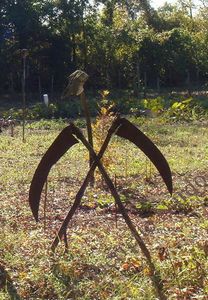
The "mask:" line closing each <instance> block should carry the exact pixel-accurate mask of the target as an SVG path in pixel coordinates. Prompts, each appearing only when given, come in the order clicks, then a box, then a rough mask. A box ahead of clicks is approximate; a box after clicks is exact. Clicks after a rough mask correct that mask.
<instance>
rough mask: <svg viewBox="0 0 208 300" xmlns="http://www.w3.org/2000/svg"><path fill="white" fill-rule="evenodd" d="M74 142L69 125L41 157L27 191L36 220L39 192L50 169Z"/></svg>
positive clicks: (75, 140) (76, 141) (75, 141)
mask: <svg viewBox="0 0 208 300" xmlns="http://www.w3.org/2000/svg"><path fill="white" fill-rule="evenodd" d="M76 143H78V140H77V139H76V138H75V137H74V136H73V135H72V131H71V126H70V125H69V126H67V127H66V128H64V129H63V130H62V131H61V133H60V134H59V135H58V136H57V138H56V139H55V141H54V142H53V143H52V144H51V146H50V147H49V148H48V150H47V151H46V153H45V154H44V156H43V157H42V159H41V161H40V163H39V165H38V167H37V169H36V171H35V174H34V176H33V179H32V182H31V185H30V191H29V204H30V208H31V210H32V213H33V216H34V218H35V220H36V221H38V211H39V205H40V196H41V192H42V189H43V186H44V183H45V181H46V179H47V176H48V174H49V172H50V169H51V168H52V166H53V165H54V164H55V163H56V162H57V161H58V160H59V159H60V158H61V157H62V156H63V155H64V154H65V153H66V151H67V150H68V149H69V148H70V147H72V146H73V145H74V144H76Z"/></svg>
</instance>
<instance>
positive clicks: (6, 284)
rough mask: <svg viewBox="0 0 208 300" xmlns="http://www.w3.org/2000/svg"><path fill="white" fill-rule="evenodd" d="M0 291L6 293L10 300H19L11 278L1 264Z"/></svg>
mask: <svg viewBox="0 0 208 300" xmlns="http://www.w3.org/2000/svg"><path fill="white" fill-rule="evenodd" d="M0 291H5V292H7V293H8V295H9V297H10V299H11V300H21V297H20V296H19V295H18V293H17V290H16V288H15V286H14V283H13V281H12V279H11V277H10V276H9V274H8V272H7V271H6V270H5V266H4V265H3V264H2V263H0Z"/></svg>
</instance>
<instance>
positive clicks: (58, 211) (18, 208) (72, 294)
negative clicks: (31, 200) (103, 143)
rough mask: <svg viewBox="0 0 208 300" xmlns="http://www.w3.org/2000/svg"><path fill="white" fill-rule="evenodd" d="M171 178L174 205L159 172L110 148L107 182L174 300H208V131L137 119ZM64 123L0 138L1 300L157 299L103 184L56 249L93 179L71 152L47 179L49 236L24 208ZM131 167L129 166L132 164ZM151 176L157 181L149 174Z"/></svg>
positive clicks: (120, 147)
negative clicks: (82, 189) (82, 187)
mask: <svg viewBox="0 0 208 300" xmlns="http://www.w3.org/2000/svg"><path fill="white" fill-rule="evenodd" d="M133 121H134V122H136V123H137V124H138V125H139V126H140V128H141V129H142V130H143V131H144V132H145V133H146V134H147V135H148V136H149V137H151V138H152V140H153V141H155V142H156V144H157V145H158V146H159V148H160V149H161V150H162V152H163V153H164V154H165V156H166V158H167V160H168V161H169V163H170V166H171V169H172V171H173V180H174V195H173V197H172V198H171V197H170V196H169V195H168V193H167V191H166V189H165V186H164V185H163V183H162V181H161V179H160V177H159V176H158V174H157V172H156V170H155V169H154V168H153V167H150V164H149V162H148V161H146V159H145V157H144V155H143V154H142V153H141V152H139V151H138V149H136V147H134V146H133V145H131V144H129V143H127V142H125V141H123V140H121V139H119V138H114V139H113V142H112V146H111V148H110V149H109V153H107V156H108V155H109V156H110V155H111V156H112V153H113V160H112V161H111V163H110V164H109V165H108V171H109V172H110V175H111V178H112V179H114V178H115V175H116V185H117V189H118V191H119V193H120V195H121V198H122V200H123V201H124V203H125V205H126V208H127V210H128V212H129V215H130V217H131V219H132V220H133V221H134V224H135V225H136V226H137V229H138V230H139V231H140V233H141V234H142V237H143V238H144V240H145V242H146V244H147V245H148V248H149V249H150V251H151V253H152V256H153V259H154V262H155V263H156V265H157V267H158V269H159V270H160V272H161V275H162V278H163V283H164V286H165V289H166V293H167V296H168V299H207V296H208V274H207V270H208V262H207V256H208V244H207V233H208V223H207V214H208V208H207V201H208V200H207V191H208V177H207V174H208V172H207V171H208V169H207V162H208V145H207V140H208V130H207V123H206V122H204V123H195V124H194V123H190V124H174V125H172V124H161V123H160V122H159V120H158V119H152V120H146V121H143V120H142V119H134V120H133ZM64 125H65V124H64V122H62V121H59V122H55V121H47V122H42V123H41V122H35V123H32V124H28V125H27V127H26V128H27V130H26V143H22V140H21V128H20V127H18V126H17V127H16V128H15V136H14V138H12V137H10V136H9V131H7V130H4V131H3V133H2V134H1V135H0V141H1V142H0V182H1V185H0V203H1V211H0V224H1V231H0V300H6V299H30V300H32V299H53V300H59V299H60V300H61V299H75V300H79V299H80V300H81V299H82V300H92V299H101V300H104V299H112V300H122V299H123V300H126V299H131V300H134V299H135V300H136V299H148V300H149V299H150V300H151V299H156V298H155V294H154V290H153V289H152V285H151V282H150V274H149V272H150V271H149V269H148V267H147V265H146V262H145V260H144V258H143V257H142V255H141V253H140V249H139V248H138V246H137V245H136V243H135V241H134V239H133V238H132V236H131V234H130V233H129V231H128V229H127V228H126V225H125V223H124V221H123V219H122V218H121V215H120V214H119V212H117V215H116V213H115V206H114V203H113V199H112V197H111V195H110V193H109V191H108V190H107V189H106V187H105V185H104V186H103V184H102V181H100V180H99V181H98V182H97V183H96V186H95V188H94V189H90V188H88V189H87V191H86V193H85V196H84V198H83V202H82V206H81V207H80V209H79V210H78V212H77V213H76V216H75V217H74V219H73V220H72V222H71V223H70V226H69V229H68V238H69V252H68V253H64V247H63V244H60V245H59V247H58V249H57V252H56V254H52V253H51V252H50V244H51V242H52V240H53V238H54V236H55V233H56V231H57V230H58V228H59V226H60V224H61V221H62V220H63V218H64V215H65V214H66V212H67V211H68V209H69V207H70V205H71V203H72V201H73V199H74V197H75V195H76V192H77V190H78V188H79V184H80V183H81V182H82V180H83V179H84V176H85V175H86V172H87V169H88V162H87V157H88V153H87V151H86V150H85V149H84V148H83V146H82V145H80V144H78V145H75V146H74V147H73V148H72V149H71V150H70V152H69V153H67V154H66V155H65V156H64V157H63V158H62V159H61V160H60V162H58V164H57V165H56V166H55V167H54V168H53V169H52V171H51V173H50V176H49V187H48V188H49V190H48V204H47V219H46V228H45V230H44V228H43V227H44V226H43V208H42V206H41V211H40V216H41V218H40V223H39V224H36V223H35V221H34V220H33V218H32V215H31V212H30V210H29V207H28V190H29V185H30V182H31V179H32V176H33V173H34V170H35V168H36V166H37V164H38V162H39V160H40V158H41V156H42V155H43V153H44V152H45V151H46V149H47V148H48V146H49V145H50V144H51V142H52V141H53V140H54V138H55V137H56V136H57V134H58V133H59V132H60V129H61V128H63V127H64ZM126 157H127V158H128V159H127V158H126ZM150 173H151V174H150Z"/></svg>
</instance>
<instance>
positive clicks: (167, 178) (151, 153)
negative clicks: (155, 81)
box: [116, 118, 173, 194]
mask: <svg viewBox="0 0 208 300" xmlns="http://www.w3.org/2000/svg"><path fill="white" fill-rule="evenodd" d="M120 122H121V126H120V127H119V128H118V130H117V131H116V135H118V136H120V137H122V138H125V139H127V140H129V141H130V142H132V143H134V144H135V145H136V146H137V147H139V148H140V149H141V150H142V151H143V152H144V153H145V155H146V156H147V157H148V158H149V159H150V160H151V162H152V163H153V164H154V165H155V167H156V168H157V170H158V171H159V173H160V175H161V176H162V178H163V180H164V182H165V184H166V186H167V188H168V191H169V193H170V194H172V192H173V184H172V175H171V170H170V167H169V165H168V162H167V160H166V159H165V157H164V156H163V154H162V153H161V152H160V150H159V149H158V148H157V147H156V146H155V144H154V143H153V142H152V141H151V140H150V139H149V138H148V137H147V136H146V135H145V134H144V133H143V132H141V131H140V130H139V129H138V128H137V127H136V126H135V125H133V124H132V123H131V122H129V121H128V120H126V119H125V118H121V119H120Z"/></svg>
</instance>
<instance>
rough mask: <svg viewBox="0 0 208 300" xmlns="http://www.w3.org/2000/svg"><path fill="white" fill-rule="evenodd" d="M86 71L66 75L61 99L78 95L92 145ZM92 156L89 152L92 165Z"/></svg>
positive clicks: (92, 179)
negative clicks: (86, 91)
mask: <svg viewBox="0 0 208 300" xmlns="http://www.w3.org/2000/svg"><path fill="white" fill-rule="evenodd" d="M88 77H89V76H88V75H87V73H85V72H83V71H81V70H77V71H75V72H74V73H72V74H71V75H70V76H69V77H68V80H69V82H68V85H67V87H66V89H65V90H64V92H63V94H62V97H61V98H62V99H64V98H66V97H69V96H80V100H81V105H82V107H83V110H84V114H85V119H86V124H87V135H88V141H89V143H90V145H91V146H92V147H93V138H92V125H91V119H90V111H89V106H88V103H87V99H86V96H85V93H84V84H85V82H86V81H87V79H88ZM92 162H93V157H92V154H91V153H90V152H89V165H90V167H91V166H92ZM90 184H91V185H94V173H93V174H92V176H91V179H90Z"/></svg>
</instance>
